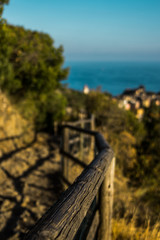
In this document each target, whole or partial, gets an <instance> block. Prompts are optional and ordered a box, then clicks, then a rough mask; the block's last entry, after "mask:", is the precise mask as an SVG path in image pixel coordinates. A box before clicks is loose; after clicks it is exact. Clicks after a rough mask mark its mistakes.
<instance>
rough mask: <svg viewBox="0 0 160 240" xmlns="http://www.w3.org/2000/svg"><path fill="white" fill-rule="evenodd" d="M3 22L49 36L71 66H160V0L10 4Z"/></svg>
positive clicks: (53, 0) (20, 1)
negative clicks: (150, 63) (101, 63)
mask: <svg viewBox="0 0 160 240" xmlns="http://www.w3.org/2000/svg"><path fill="white" fill-rule="evenodd" d="M4 17H5V18H6V19H7V20H8V22H9V23H12V24H15V25H21V26H24V27H25V28H29V29H33V30H39V31H43V32H47V33H49V34H50V35H51V36H52V38H53V39H54V40H55V46H59V45H60V44H62V45H63V46H64V55H65V58H66V60H67V61H70V60H96V61H97V60H99V61H101V60H102V61H103V60H107V61H112V60H125V61H126V60H131V61H132V60H138V61H144V60H146V61H157V60H158V61H160V0H110V1H108V0H85V1H84V0H81V1H76V0H45V1H44V0H43V1H42V0H10V4H9V5H8V6H6V7H5V11H4Z"/></svg>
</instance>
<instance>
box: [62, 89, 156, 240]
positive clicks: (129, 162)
mask: <svg viewBox="0 0 160 240" xmlns="http://www.w3.org/2000/svg"><path fill="white" fill-rule="evenodd" d="M66 91H67V90H66ZM66 96H67V99H68V104H69V106H72V112H74V113H75V112H76V113H77V118H78V112H80V111H82V109H83V110H84V111H85V112H87V114H88V115H90V114H91V113H93V114H94V115H95V117H96V125H97V127H98V130H99V131H101V132H103V135H105V137H106V139H107V141H108V142H109V143H110V145H111V146H112V147H113V149H114V152H115V155H116V183H115V191H116V192H115V197H114V199H115V206H114V220H113V239H114V240H123V239H124V240H126V239H133V240H138V239H154V240H155V239H158V236H159V235H158V234H159V229H160V226H159V223H158V219H159V212H160V206H159V201H160V192H159V184H160V177H159V170H160V163H159V159H160V149H159V142H160V123H159V118H160V107H158V106H155V105H152V106H151V107H150V108H146V109H145V115H144V118H143V119H142V121H139V120H138V119H137V118H136V116H135V114H134V113H133V112H131V111H125V110H123V109H119V108H118V106H117V103H116V102H115V101H114V100H112V98H111V97H110V96H109V95H108V94H105V93H102V92H99V91H91V92H90V93H89V94H87V95H85V94H83V93H79V92H76V91H71V90H70V91H68V95H66ZM78 98H79V99H80V102H79V103H80V104H78V103H77V102H78ZM75 102H76V104H74V103H75ZM74 117H75V115H74ZM117 181H118V183H117ZM123 183H126V186H125V188H124V186H123ZM119 193H120V194H119ZM117 194H118V196H117Z"/></svg>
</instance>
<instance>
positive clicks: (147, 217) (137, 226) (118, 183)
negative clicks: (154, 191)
mask: <svg viewBox="0 0 160 240" xmlns="http://www.w3.org/2000/svg"><path fill="white" fill-rule="evenodd" d="M127 182H128V179H127V178H125V177H124V176H123V175H122V173H121V171H120V170H119V169H118V168H116V171H115V183H114V188H115V190H114V209H113V212H114V215H113V222H112V240H160V222H158V216H156V218H153V213H152V211H151V209H150V210H149V208H148V205H147V204H145V203H144V202H142V201H141V199H142V196H143V195H144V194H145V192H146V189H141V188H139V189H134V188H131V187H129V186H128V184H127ZM155 207H156V206H155ZM155 207H153V209H154V208H155ZM154 217H155V216H154ZM155 219H157V220H155ZM155 221H156V222H155Z"/></svg>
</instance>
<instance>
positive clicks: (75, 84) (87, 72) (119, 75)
mask: <svg viewBox="0 0 160 240" xmlns="http://www.w3.org/2000/svg"><path fill="white" fill-rule="evenodd" d="M66 66H67V67H70V74H69V77H68V79H67V80H65V81H63V83H67V84H68V87H69V88H72V89H76V90H80V91H82V90H83V87H84V85H88V87H89V88H90V89H96V88H97V87H98V86H101V90H102V91H107V92H109V93H111V94H112V95H114V96H116V95H119V94H121V93H122V92H123V91H124V90H125V89H126V88H137V87H138V86H140V85H144V86H145V88H146V90H147V91H153V92H159V91H160V62H67V63H65V67H66Z"/></svg>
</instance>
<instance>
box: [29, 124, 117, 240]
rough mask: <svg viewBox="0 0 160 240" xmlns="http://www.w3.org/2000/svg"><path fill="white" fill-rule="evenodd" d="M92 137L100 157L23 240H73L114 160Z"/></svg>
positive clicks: (98, 139) (103, 144) (100, 139)
mask: <svg viewBox="0 0 160 240" xmlns="http://www.w3.org/2000/svg"><path fill="white" fill-rule="evenodd" d="M67 127H68V126H67ZM69 127H70V126H69ZM72 129H74V127H72ZM78 130H79V131H80V129H78ZM85 131H86V130H83V132H85ZM87 132H90V131H87ZM92 135H94V136H95V138H96V143H97V148H98V150H99V154H98V155H97V156H96V157H95V159H94V160H93V161H92V163H91V164H90V165H89V166H87V167H86V168H85V170H84V171H83V172H82V174H81V175H80V176H79V177H78V178H77V180H76V181H75V182H74V184H73V185H71V186H70V187H69V189H67V190H66V191H65V192H64V193H63V195H62V196H61V198H60V199H59V201H57V202H56V203H55V205H54V206H53V207H51V208H50V209H49V210H48V212H47V213H46V214H45V215H44V216H43V217H42V218H41V219H40V220H39V221H38V222H37V224H36V225H35V227H34V228H33V229H32V230H31V231H30V232H29V233H28V234H27V235H26V237H25V239H26V240H41V239H44V240H49V239H50V240H51V239H56V240H63V239H64V240H72V239H73V238H74V236H75V234H76V232H77V230H78V228H79V226H80V225H81V223H82V221H83V219H84V217H85V215H86V213H87V211H88V209H89V207H90V205H91V203H92V202H93V199H94V198H95V196H96V194H97V192H98V190H99V188H100V186H101V184H102V182H103V180H104V177H105V173H106V171H107V169H109V166H110V164H111V162H112V159H113V151H112V149H111V148H110V147H109V145H108V144H107V143H106V142H105V140H104V138H103V137H102V136H101V134H99V133H97V132H92Z"/></svg>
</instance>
